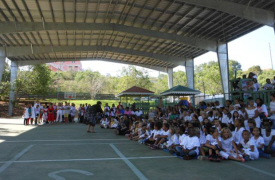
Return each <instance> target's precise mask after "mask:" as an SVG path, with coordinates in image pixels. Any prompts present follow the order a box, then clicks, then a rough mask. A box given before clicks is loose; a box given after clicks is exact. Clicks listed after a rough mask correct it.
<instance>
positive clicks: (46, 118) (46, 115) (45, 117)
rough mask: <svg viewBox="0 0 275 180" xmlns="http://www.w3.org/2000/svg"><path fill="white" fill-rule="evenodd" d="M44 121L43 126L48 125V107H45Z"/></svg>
mask: <svg viewBox="0 0 275 180" xmlns="http://www.w3.org/2000/svg"><path fill="white" fill-rule="evenodd" d="M42 119H43V124H46V123H47V120H48V108H47V107H46V106H43V116H42Z"/></svg>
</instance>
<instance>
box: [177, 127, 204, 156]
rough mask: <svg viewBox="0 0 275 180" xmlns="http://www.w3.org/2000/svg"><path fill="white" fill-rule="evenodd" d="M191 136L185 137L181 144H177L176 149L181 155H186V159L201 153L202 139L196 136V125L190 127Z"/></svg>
mask: <svg viewBox="0 0 275 180" xmlns="http://www.w3.org/2000/svg"><path fill="white" fill-rule="evenodd" d="M188 133H189V136H187V137H186V138H184V141H183V142H182V145H181V146H177V147H176V150H177V151H178V153H180V155H181V156H184V160H190V159H192V158H193V157H196V156H197V155H198V154H199V147H200V140H199V138H198V137H197V136H195V129H194V127H190V128H188Z"/></svg>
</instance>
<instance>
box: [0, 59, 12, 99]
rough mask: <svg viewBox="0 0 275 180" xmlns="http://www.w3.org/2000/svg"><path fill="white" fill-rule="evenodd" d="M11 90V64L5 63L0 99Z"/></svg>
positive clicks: (0, 83)
mask: <svg viewBox="0 0 275 180" xmlns="http://www.w3.org/2000/svg"><path fill="white" fill-rule="evenodd" d="M9 90H10V66H9V65H8V64H7V63H5V68H4V71H3V75H2V82H0V99H4V97H7V96H8V94H9Z"/></svg>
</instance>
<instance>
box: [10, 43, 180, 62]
mask: <svg viewBox="0 0 275 180" xmlns="http://www.w3.org/2000/svg"><path fill="white" fill-rule="evenodd" d="M82 51H86V52H92V51H97V52H99V51H103V52H115V53H121V54H129V55H133V56H142V57H148V58H152V59H157V60H160V61H163V62H167V63H172V64H175V65H182V61H183V58H182V57H175V56H168V55H163V54H155V53H150V52H144V51H136V50H132V49H124V48H117V47H111V46H32V48H31V47H30V46H9V47H7V57H21V56H28V55H35V54H44V53H53V52H82Z"/></svg>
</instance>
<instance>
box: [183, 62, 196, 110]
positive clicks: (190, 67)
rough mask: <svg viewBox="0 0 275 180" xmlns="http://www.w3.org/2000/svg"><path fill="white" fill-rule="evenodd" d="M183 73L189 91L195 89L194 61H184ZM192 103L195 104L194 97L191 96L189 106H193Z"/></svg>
mask: <svg viewBox="0 0 275 180" xmlns="http://www.w3.org/2000/svg"><path fill="white" fill-rule="evenodd" d="M185 71H186V76H187V83H188V87H189V88H191V89H195V82H194V76H195V74H194V59H190V60H187V61H185ZM194 103H195V96H192V99H191V104H192V105H193V106H194V105H195V104H194Z"/></svg>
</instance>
